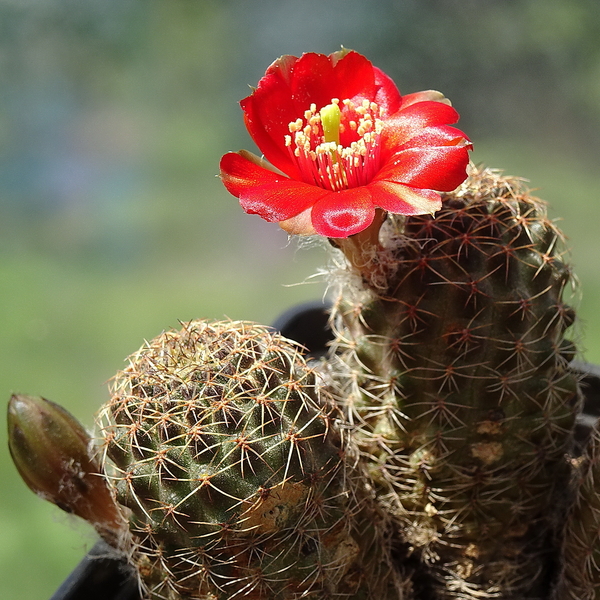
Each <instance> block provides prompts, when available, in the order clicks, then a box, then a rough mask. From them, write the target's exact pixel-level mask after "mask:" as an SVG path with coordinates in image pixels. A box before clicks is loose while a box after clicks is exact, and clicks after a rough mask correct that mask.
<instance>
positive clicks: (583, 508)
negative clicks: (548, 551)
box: [552, 424, 600, 600]
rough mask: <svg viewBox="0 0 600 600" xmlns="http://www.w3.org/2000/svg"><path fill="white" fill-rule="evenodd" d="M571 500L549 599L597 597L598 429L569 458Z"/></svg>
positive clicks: (599, 536) (599, 543)
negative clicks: (557, 574)
mask: <svg viewBox="0 0 600 600" xmlns="http://www.w3.org/2000/svg"><path fill="white" fill-rule="evenodd" d="M573 463H574V466H575V474H576V476H575V477H574V478H573V487H574V490H575V501H574V502H573V504H572V505H571V506H570V508H569V513H568V514H567V518H566V521H565V529H564V541H563V544H564V545H563V555H562V557H561V558H562V560H561V566H562V572H561V574H560V578H559V582H558V584H557V586H556V590H555V591H554V594H553V596H552V600H599V599H600V494H599V493H598V492H599V490H600V431H599V430H598V424H596V429H595V430H594V431H593V432H592V436H591V439H590V441H589V442H588V444H587V447H586V448H585V450H584V454H583V456H581V457H578V458H577V459H575V460H574V461H573Z"/></svg>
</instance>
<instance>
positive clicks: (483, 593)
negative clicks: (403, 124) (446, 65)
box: [329, 169, 579, 599]
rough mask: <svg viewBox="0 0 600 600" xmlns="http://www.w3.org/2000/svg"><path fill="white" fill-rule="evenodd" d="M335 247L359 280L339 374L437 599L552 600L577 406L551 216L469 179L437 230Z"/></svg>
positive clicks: (563, 272) (509, 183)
mask: <svg viewBox="0 0 600 600" xmlns="http://www.w3.org/2000/svg"><path fill="white" fill-rule="evenodd" d="M337 245H338V246H339V247H341V248H342V249H343V250H344V252H345V254H346V255H347V257H348V258H349V260H350V262H351V263H352V264H353V265H354V268H353V269H352V270H353V271H354V272H355V273H356V271H359V272H360V274H361V279H360V280H359V281H356V280H357V279H358V278H357V277H356V275H354V276H352V275H348V273H347V272H346V273H345V275H344V278H345V279H344V283H343V284H342V285H341V286H340V287H341V293H340V294H339V296H338V299H337V301H336V304H335V307H334V310H333V324H334V328H335V331H336V342H335V347H334V350H333V352H332V355H331V357H330V365H329V374H330V377H331V380H332V381H333V385H334V386H337V396H338V398H339V399H340V402H341V404H342V407H343V410H344V411H345V413H346V418H347V419H348V421H349V422H350V423H352V424H353V427H354V430H355V433H354V436H355V439H356V440H357V442H358V444H359V446H360V449H361V452H362V454H363V455H364V456H365V457H366V458H367V460H368V461H369V463H370V473H371V476H372V477H373V479H374V481H375V482H376V486H377V490H378V494H379V499H380V502H381V504H382V506H384V507H385V508H386V509H387V510H388V511H390V512H391V513H393V515H394V516H395V520H396V530H397V532H398V537H399V540H400V542H401V543H402V544H403V545H404V547H405V548H406V552H408V553H415V554H416V555H417V556H418V557H419V560H420V561H421V564H422V568H423V569H424V570H425V572H426V573H427V577H428V578H429V581H430V583H429V592H428V593H431V594H433V595H434V597H435V598H439V599H446V598H464V599H475V598H494V597H500V598H505V599H508V598H519V599H521V598H527V599H532V598H536V599H540V598H547V595H548V593H549V581H550V580H551V579H552V572H553V569H554V567H555V562H554V561H556V560H557V556H556V551H555V550H554V549H555V548H556V544H557V541H556V539H557V536H558V535H559V532H558V531H557V522H558V521H559V519H560V518H561V517H562V516H563V513H564V510H565V506H566V502H567V497H566V496H567V494H566V492H565V490H566V489H567V488H568V483H569V478H570V464H569V461H568V460H566V459H565V455H567V454H568V453H569V452H570V451H571V445H572V433H571V431H572V428H573V425H574V419H575V414H576V412H577V411H578V410H579V401H578V392H577V389H578V387H577V379H576V377H575V376H574V375H573V374H572V373H571V372H570V371H569V369H568V363H569V361H570V360H571V359H572V357H573V353H574V346H573V344H572V342H570V341H568V340H567V339H566V338H565V332H566V331H567V330H568V329H569V327H570V326H571V325H572V323H573V320H574V313H573V310H572V309H571V308H570V307H569V306H567V305H566V304H564V303H563V301H562V295H563V291H564V289H565V286H566V285H567V284H568V283H569V282H570V281H571V279H572V277H571V273H570V271H569V268H568V266H567V265H566V264H565V262H564V261H563V256H562V253H561V252H562V250H561V248H562V247H561V235H560V233H559V231H558V230H557V229H556V227H555V226H554V225H553V224H552V223H551V222H550V221H549V220H548V218H547V217H546V212H545V207H544V205H543V203H542V202H541V201H540V200H538V199H536V198H533V197H531V196H530V195H529V193H528V191H527V190H526V189H525V188H524V186H523V184H522V182H520V181H518V180H515V179H511V178H506V177H502V176H501V175H500V174H499V173H498V172H494V171H491V170H477V169H473V170H472V173H471V175H470V177H469V178H468V179H467V181H466V182H465V183H463V184H462V185H461V186H460V187H459V188H458V189H457V190H456V191H455V192H452V193H448V194H445V195H444V204H443V207H442V210H441V211H440V212H439V213H437V214H436V216H435V218H433V217H431V216H413V217H406V218H394V219H389V220H388V222H387V223H386V225H384V229H383V230H382V237H381V246H379V247H377V246H375V245H374V244H373V242H372V240H371V242H370V243H369V242H366V243H365V244H364V245H363V246H360V245H359V240H358V241H357V240H356V239H355V240H352V239H350V240H340V241H337ZM352 277H354V283H353V282H352ZM549 548H552V549H553V550H549Z"/></svg>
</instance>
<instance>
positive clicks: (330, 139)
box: [285, 98, 383, 192]
mask: <svg viewBox="0 0 600 600" xmlns="http://www.w3.org/2000/svg"><path fill="white" fill-rule="evenodd" d="M342 106H343V109H340V100H339V99H338V98H333V99H332V100H331V104H328V105H327V106H324V107H323V108H321V109H320V110H319V111H317V106H316V104H314V103H313V104H311V106H310V108H309V109H308V110H307V111H305V112H304V119H301V118H299V119H296V120H295V121H292V122H291V123H290V124H289V125H288V128H289V131H290V134H291V135H286V136H285V145H286V146H287V148H288V150H289V152H290V155H291V157H292V158H293V160H294V162H295V163H296V165H297V166H298V169H299V171H300V173H301V175H302V179H303V180H304V181H305V182H306V183H310V184H313V185H318V186H319V187H322V188H324V189H327V190H331V191H333V192H337V191H340V190H344V189H348V188H353V187H358V186H361V185H366V184H368V183H369V182H370V181H371V180H372V179H373V177H374V176H375V175H376V173H377V171H378V170H379V164H380V137H381V130H382V129H383V121H382V120H381V119H380V118H379V117H380V109H379V107H378V106H377V104H376V103H375V102H370V101H369V100H363V101H362V103H361V104H360V105H359V106H356V105H355V104H354V103H353V102H352V101H350V100H343V102H342ZM342 136H344V141H345V142H346V144H347V145H345V146H344V145H343V144H342Z"/></svg>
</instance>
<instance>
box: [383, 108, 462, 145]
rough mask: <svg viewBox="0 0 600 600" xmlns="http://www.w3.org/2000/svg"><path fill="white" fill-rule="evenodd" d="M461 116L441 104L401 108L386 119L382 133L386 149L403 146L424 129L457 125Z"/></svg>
mask: <svg viewBox="0 0 600 600" xmlns="http://www.w3.org/2000/svg"><path fill="white" fill-rule="evenodd" d="M458 119H459V115H458V113H457V112H456V110H455V109H454V108H452V107H451V106H448V105H447V104H442V103H441V102H431V101H429V102H418V103H417V104H411V105H410V106H408V108H401V109H400V110H399V111H398V112H397V113H396V114H394V115H392V116H391V117H389V118H387V119H385V121H384V126H383V131H382V132H381V136H382V144H383V146H384V147H386V148H392V147H397V146H401V145H402V144H404V143H406V142H407V141H408V140H410V139H411V138H412V137H414V136H415V135H417V134H418V133H420V132H421V131H422V130H423V129H424V128H427V127H435V126H439V125H450V124H452V123H456V122H457V121H458Z"/></svg>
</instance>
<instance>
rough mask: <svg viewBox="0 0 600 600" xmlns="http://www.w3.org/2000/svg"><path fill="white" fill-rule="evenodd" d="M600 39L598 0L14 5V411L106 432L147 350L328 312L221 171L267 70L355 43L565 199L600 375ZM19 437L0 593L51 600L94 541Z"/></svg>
mask: <svg viewBox="0 0 600 600" xmlns="http://www.w3.org/2000/svg"><path fill="white" fill-rule="evenodd" d="M599 40H600V3H598V2H597V0H545V1H544V2H539V1H538V0H510V1H508V0H426V1H423V0H412V1H405V2H402V1H393V0H379V1H377V2H370V1H367V0H363V1H360V0H333V1H327V0H306V1H301V0H196V1H192V0H162V1H161V0H0V394H1V396H0V397H2V398H3V399H4V400H2V402H5V401H7V400H8V398H9V396H10V393H11V392H17V391H18V392H24V393H29V394H38V395H43V396H45V397H47V398H50V399H52V400H55V401H57V402H59V403H61V404H63V405H64V406H65V407H67V408H68V409H69V410H71V411H72V412H73V413H74V414H75V415H76V416H77V417H78V418H79V419H80V420H82V422H84V423H85V424H86V425H88V426H91V425H92V422H93V414H94V413H95V411H96V410H97V408H98V407H99V406H100V404H101V403H102V402H103V401H104V400H105V399H106V398H107V391H106V385H105V384H106V382H107V381H108V380H109V379H110V377H111V376H112V375H113V374H114V373H115V372H116V371H117V370H118V369H119V368H121V367H122V366H123V365H124V363H123V359H124V357H126V356H127V355H128V354H130V353H131V352H133V351H135V350H136V349H137V348H138V347H139V346H140V345H141V343H142V341H143V340H144V338H151V337H153V336H155V335H157V334H158V333H160V331H161V330H163V329H164V328H168V327H172V326H177V324H178V320H189V319H192V318H196V317H213V318H220V317H223V316H228V317H231V318H235V319H253V320H258V321H261V322H265V323H269V322H271V321H272V320H273V319H274V318H275V317H276V316H277V315H278V314H279V313H280V312H281V311H282V310H284V309H285V308H287V307H289V306H291V305H293V304H295V303H298V302H300V301H303V300H306V299H316V298H320V297H321V296H322V294H323V292H324V289H325V286H324V284H323V282H322V281H319V280H314V279H312V278H311V275H312V274H313V273H314V272H315V270H316V269H317V267H318V266H319V265H320V264H321V261H322V260H323V258H324V252H323V250H322V248H320V247H319V246H318V244H316V245H315V244H313V245H312V246H310V247H308V248H304V247H300V245H299V244H298V242H297V240H292V241H288V239H287V237H286V236H285V235H284V234H283V233H282V232H281V231H280V230H279V229H278V227H277V226H275V225H268V224H265V223H263V222H262V221H261V220H260V219H259V218H258V217H251V216H247V215H245V214H244V213H243V212H242V211H241V209H239V207H238V206H237V202H236V200H235V199H234V198H232V197H230V196H228V194H227V193H226V191H225V190H224V189H223V188H222V186H221V184H220V182H219V181H218V179H217V178H216V177H215V174H216V173H217V171H218V161H219V158H220V156H221V155H222V154H223V153H224V152H226V151H228V150H237V149H239V148H242V147H246V148H251V147H252V145H251V142H250V140H249V138H248V136H247V134H246V132H245V130H244V127H243V122H242V118H241V112H240V110H239V107H238V106H237V102H238V100H239V99H241V98H242V97H244V96H245V95H247V93H248V90H249V88H248V85H252V84H255V83H256V82H257V81H258V79H259V78H260V76H261V74H262V73H263V72H264V70H265V68H266V67H267V65H268V64H269V63H270V62H272V60H274V59H275V58H276V57H278V56H279V55H281V54H296V55H298V54H300V53H302V52H305V51H318V52H325V53H329V52H332V51H335V50H337V49H338V48H339V47H340V46H341V45H344V46H345V47H348V48H354V49H356V50H358V51H360V52H362V53H364V54H366V55H367V56H368V57H369V58H370V59H371V60H372V61H373V62H374V63H375V64H376V65H377V66H379V67H381V68H383V69H384V70H385V71H386V72H387V73H389V74H390V75H391V76H392V77H393V78H394V79H395V80H396V82H397V83H398V84H399V86H400V88H401V90H402V91H404V92H407V93H408V92H412V91H417V90H421V89H430V88H434V89H439V90H441V91H443V92H444V93H445V94H446V95H447V96H448V97H450V98H451V99H452V100H453V103H454V105H455V106H456V107H457V109H458V110H459V112H460V113H461V115H462V120H461V127H462V128H463V129H464V130H465V131H466V132H467V133H468V134H469V135H470V137H471V138H472V140H473V141H474V143H475V149H476V150H475V152H474V154H473V158H474V160H475V161H476V162H482V163H485V164H487V165H489V166H494V167H499V168H503V169H504V170H505V171H506V172H507V173H510V174H512V175H518V176H522V177H525V178H527V179H529V180H530V181H531V185H532V186H533V187H535V188H537V189H538V191H537V194H538V195H539V196H541V197H543V198H544V199H546V200H548V201H549V202H550V204H551V209H550V211H551V216H552V217H554V218H558V217H559V216H560V217H562V219H563V221H562V225H561V226H562V227H563V229H564V231H565V232H566V234H567V236H568V237H569V244H570V246H571V248H572V255H573V264H574V267H575V270H576V273H577V274H578V276H579V278H580V280H581V289H582V291H583V292H582V297H581V300H580V303H579V314H580V316H581V323H580V331H579V338H580V341H581V347H582V349H583V354H582V355H583V356H584V357H585V358H586V359H587V360H589V361H591V362H600V341H597V340H600V314H599V313H598V311H597V310H596V306H597V305H598V304H599V303H600V276H599V275H598V272H597V271H598V267H597V264H598V261H599V258H598V254H599V250H600V239H599V235H598V229H599V227H598V223H599V222H600V202H599V199H600V169H599V164H598V163H599V159H598V157H599V155H600V154H599V153H600V42H599ZM302 282H306V284H305V285H296V284H299V283H302ZM4 412H5V411H4V409H3V410H2V418H3V419H4ZM5 429H6V427H5V424H3V425H2V430H1V434H0V436H1V439H0V469H1V479H0V481H1V484H0V597H2V598H6V599H7V600H8V599H19V600H44V599H47V598H49V597H50V596H51V595H52V593H53V592H54V590H55V589H56V587H57V586H58V585H59V584H60V582H61V581H62V580H63V579H64V578H65V577H66V576H67V574H68V573H69V572H70V571H71V570H72V568H73V567H74V566H75V564H76V563H77V562H78V561H79V559H80V558H81V557H82V555H83V554H84V552H85V551H86V549H88V548H89V547H90V546H91V545H92V544H93V542H94V535H93V533H92V532H91V531H90V530H89V529H88V528H86V527H85V526H84V525H81V524H79V523H77V522H76V521H75V520H74V519H73V520H71V519H69V518H67V517H66V516H63V515H62V514H61V513H60V511H58V509H55V508H54V507H52V506H51V505H48V504H46V503H45V502H43V501H41V500H39V499H38V498H37V497H35V496H34V495H33V494H32V493H30V492H29V491H28V490H27V489H26V487H25V485H24V484H23V483H22V482H21V481H20V479H19V477H18V476H17V473H16V471H15V469H14V467H13V466H12V463H11V460H10V457H9V454H8V451H7V449H6V434H5Z"/></svg>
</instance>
